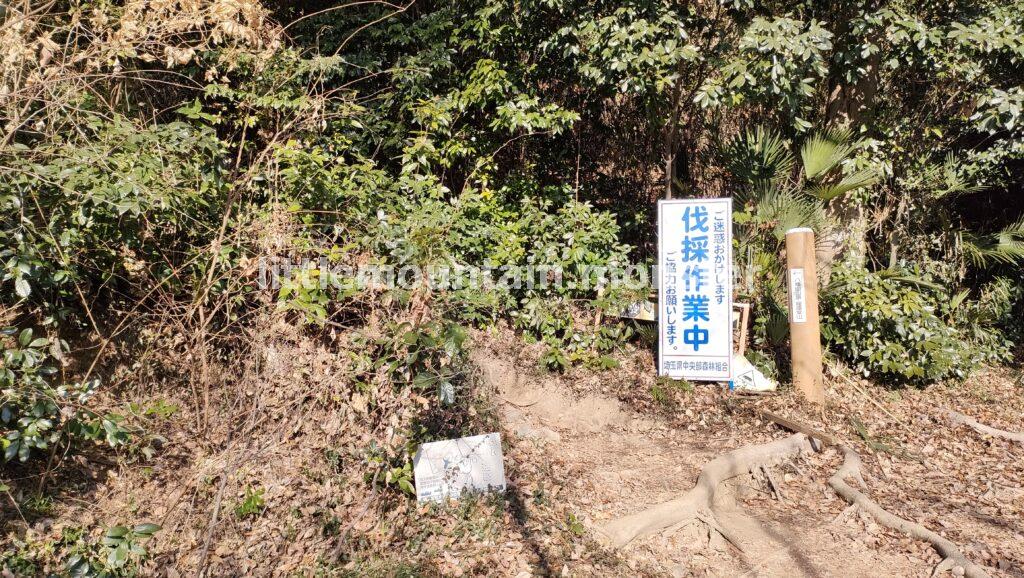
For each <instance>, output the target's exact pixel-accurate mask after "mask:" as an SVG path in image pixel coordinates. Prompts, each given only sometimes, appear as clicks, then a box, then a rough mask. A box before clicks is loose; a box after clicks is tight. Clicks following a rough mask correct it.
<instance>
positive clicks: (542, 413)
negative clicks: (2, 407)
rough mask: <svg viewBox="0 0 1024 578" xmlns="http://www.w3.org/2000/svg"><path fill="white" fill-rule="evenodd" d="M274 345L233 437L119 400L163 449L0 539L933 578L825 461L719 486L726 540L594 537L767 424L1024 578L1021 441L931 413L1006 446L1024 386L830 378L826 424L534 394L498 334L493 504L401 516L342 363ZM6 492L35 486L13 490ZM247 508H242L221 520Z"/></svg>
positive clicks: (483, 416)
mask: <svg viewBox="0 0 1024 578" xmlns="http://www.w3.org/2000/svg"><path fill="white" fill-rule="evenodd" d="M280 334H284V335H285V337H280V336H279V337H276V338H275V339H274V340H273V341H272V342H268V343H267V344H266V346H265V347H264V348H263V349H262V350H261V354H260V355H259V356H254V358H253V359H248V360H239V362H238V363H237V365H236V366H234V368H233V372H232V374H231V375H232V376H233V377H234V378H236V379H238V383H244V384H246V386H245V387H242V388H238V387H236V388H234V389H233V390H232V393H231V395H230V396H228V395H227V393H226V392H222V395H224V396H225V397H224V398H223V399H219V400H218V399H216V398H215V399H214V401H215V402H218V403H220V405H221V406H223V407H228V408H232V411H231V412H228V413H226V414H222V415H226V416H230V417H231V419H224V418H220V419H215V420H210V423H209V424H208V426H206V427H207V429H206V430H204V431H206V432H207V435H208V439H206V440H204V442H205V443H203V444H199V443H197V441H196V440H195V439H194V438H193V437H191V435H190V434H188V433H187V432H188V431H190V428H194V427H199V426H196V425H195V424H196V423H200V420H202V416H200V415H197V414H196V413H195V412H193V411H192V410H191V409H190V408H189V406H188V403H187V402H186V401H185V399H186V397H185V393H182V392H178V393H177V394H176V392H174V391H167V390H161V389H160V388H159V387H154V388H153V389H151V390H144V391H139V392H138V393H137V394H136V395H137V397H138V399H135V400H133V401H135V402H136V403H138V404H140V406H142V407H152V406H153V404H154V403H155V400H161V403H162V404H164V407H175V408H177V410H176V411H173V412H171V411H168V412H166V413H167V414H168V415H167V416H166V418H165V419H160V420H156V419H154V420H153V424H152V428H151V434H152V435H160V436H162V438H163V439H162V441H160V442H159V443H157V444H155V445H157V446H158V448H159V451H158V452H157V454H156V455H155V457H154V458H153V459H152V460H143V459H138V460H136V461H135V462H134V465H125V463H126V462H127V463H129V464H131V463H132V460H123V459H122V460H118V461H117V462H114V461H111V460H104V459H103V457H102V456H92V457H83V458H77V461H76V462H75V463H74V464H71V465H72V467H69V468H65V471H64V473H62V474H60V475H59V476H57V477H56V478H55V479H52V480H50V482H49V484H48V485H49V487H50V490H49V492H50V495H51V496H52V498H51V500H52V501H51V503H50V504H49V505H48V506H47V507H46V508H39V509H38V510H37V511H22V512H15V511H14V510H13V509H11V508H9V507H8V506H7V505H5V506H4V508H5V510H4V511H3V520H4V525H5V527H6V528H7V529H6V531H5V532H6V533H8V534H11V535H16V536H17V537H18V539H19V540H22V541H28V542H30V543H36V544H41V543H43V542H44V541H45V540H46V539H48V538H49V539H52V538H54V537H55V536H59V535H61V533H62V532H64V531H65V530H67V529H68V528H73V527H74V528H83V529H85V530H86V531H88V532H91V533H93V534H96V535H99V533H100V532H102V528H106V527H110V526H112V525H114V524H117V523H124V522H125V521H139V520H146V521H154V522H157V523H159V524H160V525H161V526H162V528H163V529H162V530H161V531H160V532H159V533H158V534H157V536H156V538H155V539H154V540H153V541H152V543H150V544H149V548H150V550H151V553H152V556H151V557H150V559H149V560H148V561H147V562H146V564H145V565H144V567H143V569H142V573H143V575H147V576H194V575H197V574H198V573H199V569H205V575H206V576H243V575H245V576H313V575H318V576H348V575H352V576H356V575H359V576H364V575H370V576H374V575H375V576H400V575H402V576H413V575H426V576H434V575H444V576H472V575H487V576H515V577H519V578H524V577H526V576H530V575H555V576H584V577H588V578H590V577H592V576H633V575H636V576H787V577H788V576H929V575H931V573H932V571H933V569H934V568H935V567H936V566H937V565H938V564H939V562H940V561H941V559H940V558H941V557H940V556H939V555H938V554H937V553H936V552H934V551H933V549H932V548H931V547H930V546H929V545H928V544H926V543H925V542H922V541H919V540H913V539H910V538H908V537H906V536H905V535H903V534H901V533H899V532H896V531H893V530H890V529H887V528H885V527H883V526H882V525H880V524H879V523H878V522H877V520H875V519H873V518H872V517H871V516H869V515H867V514H865V513H863V512H861V511H856V510H851V509H849V508H848V507H847V506H848V504H847V503H846V502H845V501H843V499H841V498H840V497H839V496H837V495H836V493H835V491H833V489H832V488H831V487H830V486H829V484H828V480H829V477H830V476H832V475H833V474H834V473H835V472H836V470H837V469H838V468H839V466H840V464H841V463H842V456H841V454H840V453H839V452H838V451H837V450H836V449H834V448H832V447H828V446H826V447H824V448H823V449H822V451H818V452H807V453H805V454H803V455H801V456H800V457H798V458H796V459H792V460H785V461H783V462H781V463H778V464H776V465H774V466H772V467H769V468H767V469H766V470H764V471H761V470H757V471H755V472H754V473H753V474H749V475H743V476H740V477H737V478H734V479H732V480H730V481H729V482H728V483H726V484H723V485H722V487H721V488H720V491H718V492H717V493H716V494H715V499H714V504H713V505H714V517H715V519H716V520H717V522H718V523H719V524H720V527H721V528H722V529H724V530H727V531H726V533H721V532H718V531H714V530H711V529H710V528H709V526H708V524H706V523H703V522H702V521H700V520H697V521H694V522H692V523H688V524H680V525H678V526H677V527H673V528H669V529H667V530H665V531H661V532H656V533H654V534H652V535H650V536H646V537H643V538H640V539H637V540H634V541H632V542H631V543H629V544H628V545H627V546H625V547H624V548H613V547H611V546H610V545H609V543H608V539H607V536H606V535H604V533H603V529H604V528H605V527H606V525H607V524H608V523H609V522H611V521H612V520H616V519H619V518H621V517H622V516H625V515H628V514H632V513H636V512H641V511H644V510H645V509H646V508H649V507H651V506H653V505H656V504H659V503H661V502H664V501H666V500H670V499H673V498H676V497H678V496H680V495H682V494H684V493H685V492H687V491H688V490H690V489H691V488H692V487H693V486H694V484H695V482H696V480H697V477H698V475H699V474H700V472H701V469H702V468H703V467H704V466H705V465H706V464H707V463H708V462H710V461H711V460H713V459H715V458H716V457H717V456H721V455H723V454H725V453H727V452H730V451H731V450H734V449H736V448H739V447H741V446H747V445H752V444H755V445H756V444H763V443H766V442H770V441H773V440H779V439H783V438H785V437H787V436H789V435H791V434H792V432H790V431H787V430H785V429H783V428H782V427H780V426H779V425H777V424H776V423H775V422H773V421H771V420H769V419H767V418H765V417H764V413H763V412H765V411H767V412H771V413H772V414H775V415H779V416H784V417H786V418H790V419H794V420H798V421H800V422H802V423H804V424H807V425H809V426H811V427H813V428H815V429H817V430H820V431H822V432H825V433H826V434H828V435H830V436H832V437H834V438H835V439H836V440H838V441H840V442H841V443H844V444H847V445H849V446H850V447H852V448H854V449H855V450H856V451H857V452H858V453H859V454H860V455H861V457H862V459H863V466H862V467H863V474H864V478H865V481H866V484H867V485H866V488H864V489H863V491H864V493H865V494H867V495H868V496H869V497H870V498H872V499H873V500H875V501H876V502H878V504H879V505H881V506H882V507H884V508H886V509H887V510H888V511H890V512H892V513H894V514H897V515H899V516H901V517H903V518H905V519H907V520H910V521H914V522H918V523H920V524H922V525H924V526H926V527H927V528H929V529H931V530H934V531H936V532H938V533H940V534H941V535H943V536H945V537H946V538H948V539H949V540H951V541H953V542H954V543H956V544H957V545H958V546H959V548H960V550H961V552H962V553H963V554H964V556H965V557H967V558H968V559H970V560H971V561H973V562H975V563H977V564H980V565H981V566H982V567H983V568H984V569H985V571H986V572H987V573H989V574H990V575H991V576H1003V577H1021V576H1024V522H1022V520H1024V444H1022V443H1018V442H1014V441H1011V440H1007V439H1001V438H997V437H993V436H990V435H984V434H981V433H979V432H977V431H975V430H974V429H972V428H970V427H968V426H966V425H962V424H955V423H953V422H951V421H950V420H949V419H948V418H947V416H946V413H945V410H949V409H952V410H956V411H958V412H960V413H963V414H966V415H969V416H972V417H974V418H976V419H977V420H978V421H980V422H982V423H985V424H988V425H990V426H992V427H996V428H1000V429H1004V430H1010V431H1021V430H1022V429H1024V423H1022V422H1024V386H1022V384H1021V380H1020V376H1019V374H1018V373H1015V371H1013V370H1011V369H1005V368H1000V369H991V370H983V371H980V372H979V373H977V374H976V375H974V376H973V377H971V378H970V379H969V380H967V382H966V383H963V384H955V385H948V386H945V385H940V386H934V387H930V388H927V389H898V390H897V389H886V388H884V387H881V386H879V385H877V384H873V383H871V382H870V381H865V380H860V379H850V377H849V375H848V374H847V373H843V372H840V371H839V370H836V374H835V375H830V378H829V380H828V402H827V404H826V405H825V406H824V407H823V408H814V407H808V406H805V405H804V404H802V403H800V400H799V399H798V398H797V397H796V396H795V395H794V394H793V392H791V391H788V390H785V389H783V390H782V391H779V392H777V393H773V394H770V395H765V396H758V397H751V396H741V395H736V394H733V393H730V392H728V391H726V390H724V389H723V388H722V387H721V386H719V385H707V384H705V385H695V386H693V387H681V386H678V385H673V384H671V383H665V382H660V381H658V380H657V379H656V378H655V377H654V375H653V370H652V367H653V366H652V358H651V354H650V352H648V351H643V350H630V351H627V352H625V353H624V354H623V355H622V356H621V359H622V360H623V363H622V365H621V366H620V367H619V368H616V369H612V370H608V371H602V372H595V371H593V370H587V369H584V368H575V369H572V370H570V371H569V372H567V373H566V374H562V375H558V374H552V373H547V372H543V371H541V370H540V369H539V365H538V359H539V356H540V350H539V349H538V348H535V347H531V346H524V345H523V343H522V341H521V339H520V338H518V337H516V336H514V335H512V334H511V333H509V332H507V331H492V332H476V333H474V334H473V337H472V340H473V355H472V356H471V362H472V364H471V365H472V366H473V367H475V370H474V371H476V372H477V373H478V375H477V379H476V380H475V382H476V383H477V386H476V388H477V391H475V392H474V398H473V399H475V400H476V402H475V403H474V406H473V409H472V410H471V412H470V413H471V414H473V416H474V417H472V419H473V420H475V421H473V422H471V423H470V424H469V426H470V427H471V428H479V429H480V430H481V431H495V430H497V431H500V432H501V433H502V438H503V442H504V446H505V464H506V472H507V476H508V479H509V489H508V491H507V492H506V493H505V495H503V496H485V497H478V498H467V499H464V500H462V501H460V502H458V503H452V504H449V505H445V506H421V505H417V504H416V503H415V501H414V500H412V499H411V498H409V497H408V496H406V495H403V494H402V493H401V492H398V491H396V490H395V489H394V488H393V487H392V488H390V489H389V488H382V487H380V485H379V484H377V485H375V484H374V483H373V482H372V480H367V479H365V475H364V473H365V471H366V464H365V463H363V462H361V461H360V459H363V458H360V456H362V455H365V448H367V447H372V445H373V444H374V443H375V440H376V438H377V437H380V436H387V435H392V432H390V431H388V430H387V429H385V430H383V431H381V432H373V431H366V430H364V429H361V428H360V427H359V424H360V423H361V422H360V420H361V418H362V416H364V415H365V412H366V411H367V407H366V403H367V402H366V398H365V397H363V396H362V394H360V393H358V392H357V391H353V390H351V389H346V388H344V387H342V386H341V385H339V384H341V383H342V382H343V381H344V376H345V375H346V372H347V371H348V369H347V363H348V362H347V361H346V360H345V359H344V358H342V357H340V356H338V355H336V354H335V352H334V351H332V349H331V347H329V346H326V345H324V344H322V343H315V342H313V341H311V340H308V339H306V338H304V337H302V336H301V335H299V334H292V335H288V334H287V332H283V331H282V332H280ZM841 376H845V377H841ZM378 393H379V392H378ZM176 395H177V397H176ZM216 395H218V394H217V392H216V391H215V392H214V396H216ZM405 395H407V394H405ZM382 399H383V398H382ZM388 403H395V404H398V405H396V407H398V408H404V407H406V406H405V405H401V404H403V403H405V404H415V403H419V402H418V401H416V400H415V399H414V398H410V399H408V400H403V399H395V400H392V401H390V402H388ZM403 411H404V410H403ZM24 477H25V479H26V480H27V481H28V482H29V483H30V484H31V485H33V486H34V484H35V481H34V480H36V479H37V478H32V472H25V473H24ZM15 482H16V483H17V480H15ZM25 487H26V488H27V487H28V486H27V485H26V486H25ZM253 489H258V490H260V491H261V492H262V494H261V495H262V500H263V501H264V504H263V505H262V509H261V510H260V511H259V514H258V515H254V516H240V515H238V514H237V513H236V509H237V507H238V505H239V504H240V503H241V502H242V500H243V499H244V497H245V495H246V492H247V491H249V490H253ZM14 491H21V488H17V489H16V490H14ZM26 491H27V490H26ZM954 572H955V571H954Z"/></svg>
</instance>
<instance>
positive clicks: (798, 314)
mask: <svg viewBox="0 0 1024 578" xmlns="http://www.w3.org/2000/svg"><path fill="white" fill-rule="evenodd" d="M789 320H790V321H792V322H793V323H806V322H807V297H806V294H805V288H804V270H803V269H790V270H789Z"/></svg>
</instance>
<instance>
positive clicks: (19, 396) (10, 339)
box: [0, 327, 129, 462]
mask: <svg viewBox="0 0 1024 578" xmlns="http://www.w3.org/2000/svg"><path fill="white" fill-rule="evenodd" d="M2 333H3V335H5V336H7V337H6V343H4V344H3V366H2V367H0V431H2V432H3V437H2V438H0V449H2V451H3V461H4V462H8V461H11V460H13V459H15V458H17V459H18V460H19V461H22V462H24V461H28V459H29V458H30V457H31V456H32V455H33V454H36V453H40V452H45V451H47V450H48V449H49V448H51V447H53V446H54V445H55V444H58V443H75V442H78V441H87V440H91V441H106V442H107V443H108V444H109V445H110V446H111V447H118V446H120V445H123V444H125V443H126V442H127V441H128V439H129V432H128V431H127V430H126V429H125V428H124V427H123V426H122V423H121V422H122V421H123V417H122V416H120V415H116V414H106V415H100V414H98V413H96V412H94V411H91V410H89V409H87V408H85V406H84V405H83V404H84V403H85V402H86V401H88V399H89V398H90V397H92V395H93V393H94V392H95V389H96V387H97V386H98V385H99V381H98V380H90V381H88V382H86V383H66V384H61V385H54V384H52V383H51V380H52V379H54V376H55V375H56V374H57V373H58V371H59V370H58V369H57V367H56V365H55V364H54V361H56V360H55V358H54V356H55V355H62V354H63V352H65V351H66V350H67V344H66V343H64V342H63V341H61V340H55V339H49V338H46V337H38V338H35V339H33V332H32V329H24V330H22V331H21V332H18V331H17V329H16V328H13V327H9V328H6V329H4V330H3V332H2Z"/></svg>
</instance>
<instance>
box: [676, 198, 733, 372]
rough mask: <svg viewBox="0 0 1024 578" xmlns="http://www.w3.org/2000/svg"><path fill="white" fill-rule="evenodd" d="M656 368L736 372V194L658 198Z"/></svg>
mask: <svg viewBox="0 0 1024 578" xmlns="http://www.w3.org/2000/svg"><path fill="white" fill-rule="evenodd" d="M658 332H659V339H660V341H659V348H658V351H659V355H658V357H659V359H658V374H659V375H667V376H669V377H675V378H684V379H692V380H704V381H725V380H728V379H730V378H731V373H732V199H681V200H668V201H659V202H658Z"/></svg>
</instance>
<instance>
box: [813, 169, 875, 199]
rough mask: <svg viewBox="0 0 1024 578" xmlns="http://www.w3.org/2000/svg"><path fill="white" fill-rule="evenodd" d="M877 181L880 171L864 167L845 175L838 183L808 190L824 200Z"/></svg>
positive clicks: (815, 186) (824, 184) (823, 184)
mask: <svg viewBox="0 0 1024 578" xmlns="http://www.w3.org/2000/svg"><path fill="white" fill-rule="evenodd" d="M877 182H878V173H877V172H876V171H875V170H873V169H862V170H859V171H857V172H855V173H850V174H848V175H845V176H844V177H843V178H842V180H840V181H839V182H838V183H835V184H826V183H822V184H819V185H814V186H812V187H810V188H809V189H808V192H809V193H810V194H811V195H813V196H815V197H817V198H819V199H821V200H823V201H830V200H832V199H834V198H836V197H839V196H841V195H845V194H846V193H848V192H850V191H853V190H856V189H861V188H864V187H870V186H871V185H873V184H875V183H877Z"/></svg>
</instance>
